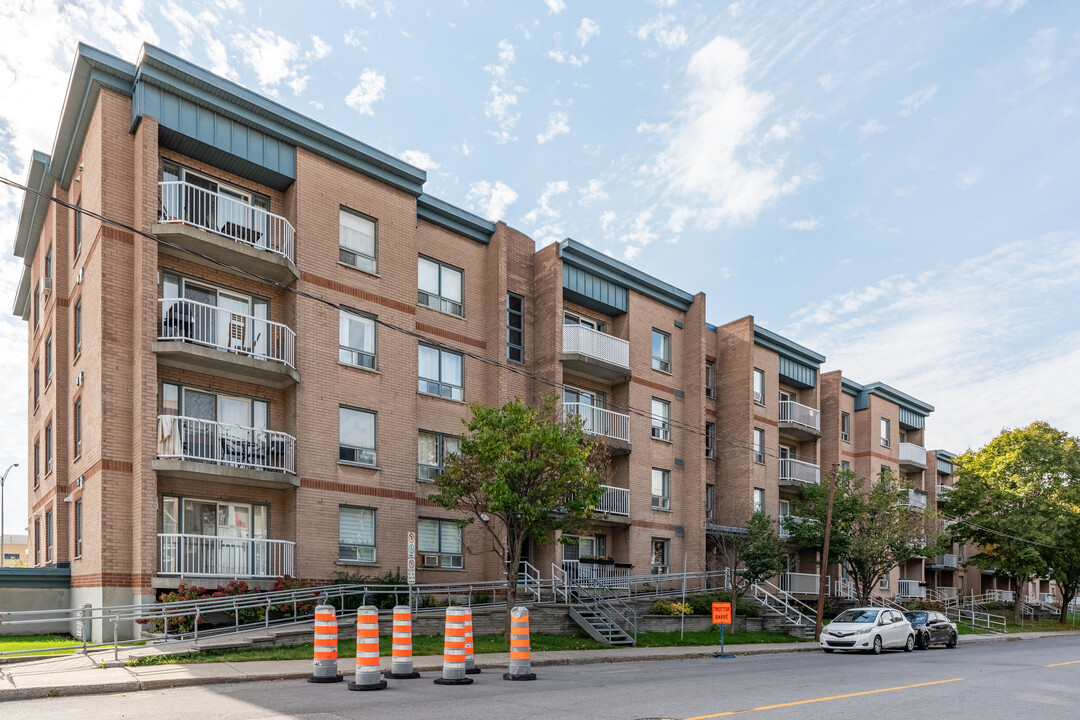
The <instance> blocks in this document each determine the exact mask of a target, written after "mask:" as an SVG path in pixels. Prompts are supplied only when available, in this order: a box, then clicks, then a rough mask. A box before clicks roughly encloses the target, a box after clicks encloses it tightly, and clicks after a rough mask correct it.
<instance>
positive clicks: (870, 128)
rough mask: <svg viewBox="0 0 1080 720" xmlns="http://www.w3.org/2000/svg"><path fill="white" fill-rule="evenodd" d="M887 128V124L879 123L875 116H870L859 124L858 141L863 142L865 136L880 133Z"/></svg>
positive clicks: (869, 136)
mask: <svg viewBox="0 0 1080 720" xmlns="http://www.w3.org/2000/svg"><path fill="white" fill-rule="evenodd" d="M888 129H889V126H888V125H885V124H883V123H881V122H880V121H878V120H876V119H875V118H870V119H869V120H867V121H866V122H864V123H863V124H862V125H860V126H859V142H863V141H864V140H866V139H867V138H871V137H873V136H874V135H880V134H881V133H883V132H885V131H886V130H888Z"/></svg>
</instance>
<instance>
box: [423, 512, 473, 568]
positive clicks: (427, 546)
mask: <svg viewBox="0 0 1080 720" xmlns="http://www.w3.org/2000/svg"><path fill="white" fill-rule="evenodd" d="M461 536H462V528H461V526H460V525H458V524H457V523H456V522H454V521H453V520H436V519H434V518H420V519H419V520H417V522H416V540H417V543H416V544H417V550H419V552H420V555H421V556H422V558H423V559H422V560H421V565H422V566H423V567H426V568H434V567H440V568H461V567H464V566H465V563H464V559H463V556H462V547H463V543H462V537H461Z"/></svg>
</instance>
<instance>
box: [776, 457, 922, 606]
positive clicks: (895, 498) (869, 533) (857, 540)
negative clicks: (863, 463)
mask: <svg viewBox="0 0 1080 720" xmlns="http://www.w3.org/2000/svg"><path fill="white" fill-rule="evenodd" d="M834 481H835V485H836V489H835V495H834V498H833V511H832V532H831V535H830V538H829V557H828V559H827V561H826V562H827V563H828V564H829V565H834V564H843V565H846V566H847V568H848V571H849V572H850V573H851V579H852V581H853V582H854V583H855V594H856V595H858V597H859V602H860V603H862V604H864V605H865V604H868V603H869V602H870V595H871V593H872V592H873V590H874V588H875V587H876V586H877V583H878V581H880V580H881V578H882V577H883V576H884V575H886V574H888V572H889V571H890V570H892V569H893V568H894V567H896V566H898V565H900V564H902V563H905V562H907V561H908V560H910V559H911V558H913V557H916V556H919V555H927V554H929V553H931V552H933V551H934V550H936V548H937V545H938V544H939V538H938V537H937V533H936V532H935V531H934V530H933V520H934V517H933V512H932V511H930V510H925V511H923V512H919V511H917V510H915V509H913V508H911V507H908V506H907V505H904V504H901V501H902V500H903V499H905V498H906V497H907V489H906V488H904V487H902V486H901V484H900V482H899V480H898V479H897V478H896V476H895V475H893V473H892V472H891V471H888V470H886V471H885V472H882V473H881V474H879V475H878V478H877V480H875V481H874V482H873V484H869V481H868V480H867V479H866V478H863V477H856V476H855V474H854V473H853V472H852V471H850V470H844V471H842V472H839V473H836V475H835V480H834ZM868 484H869V487H867V486H868ZM827 509H828V488H827V487H822V486H820V485H807V486H806V487H804V488H803V494H802V497H801V498H799V499H798V500H797V501H795V503H794V509H793V516H792V517H788V518H785V520H784V527H785V528H786V529H787V531H788V534H789V537H790V539H791V541H792V542H793V543H795V544H797V545H799V546H801V547H805V548H813V549H820V548H821V547H822V546H823V544H824V537H825V517H826V511H827Z"/></svg>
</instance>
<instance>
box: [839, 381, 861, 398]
mask: <svg viewBox="0 0 1080 720" xmlns="http://www.w3.org/2000/svg"><path fill="white" fill-rule="evenodd" d="M840 391H841V392H845V393H847V394H848V395H854V396H855V397H858V396H859V394H860V393H862V391H863V386H862V385H860V384H859V383H857V382H855V381H854V380H848V379H847V378H846V377H841V378H840Z"/></svg>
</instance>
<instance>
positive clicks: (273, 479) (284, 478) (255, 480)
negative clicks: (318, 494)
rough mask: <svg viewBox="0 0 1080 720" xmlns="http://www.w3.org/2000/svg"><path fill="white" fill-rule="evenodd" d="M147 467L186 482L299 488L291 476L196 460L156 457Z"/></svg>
mask: <svg viewBox="0 0 1080 720" xmlns="http://www.w3.org/2000/svg"><path fill="white" fill-rule="evenodd" d="M151 467H152V468H153V469H154V470H155V471H157V473H158V474H160V475H167V476H169V477H177V478H184V479H186V480H206V481H209V482H217V483H223V484H226V485H244V486H247V487H263V488H277V489H280V488H286V487H290V486H291V487H299V486H300V479H299V478H298V477H297V476H296V475H293V474H291V473H285V472H275V471H270V470H252V469H249V468H239V467H234V466H232V465H215V464H214V463H209V462H199V461H197V460H177V459H173V458H168V459H162V458H157V459H155V460H154V462H153V463H152V465H151Z"/></svg>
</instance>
